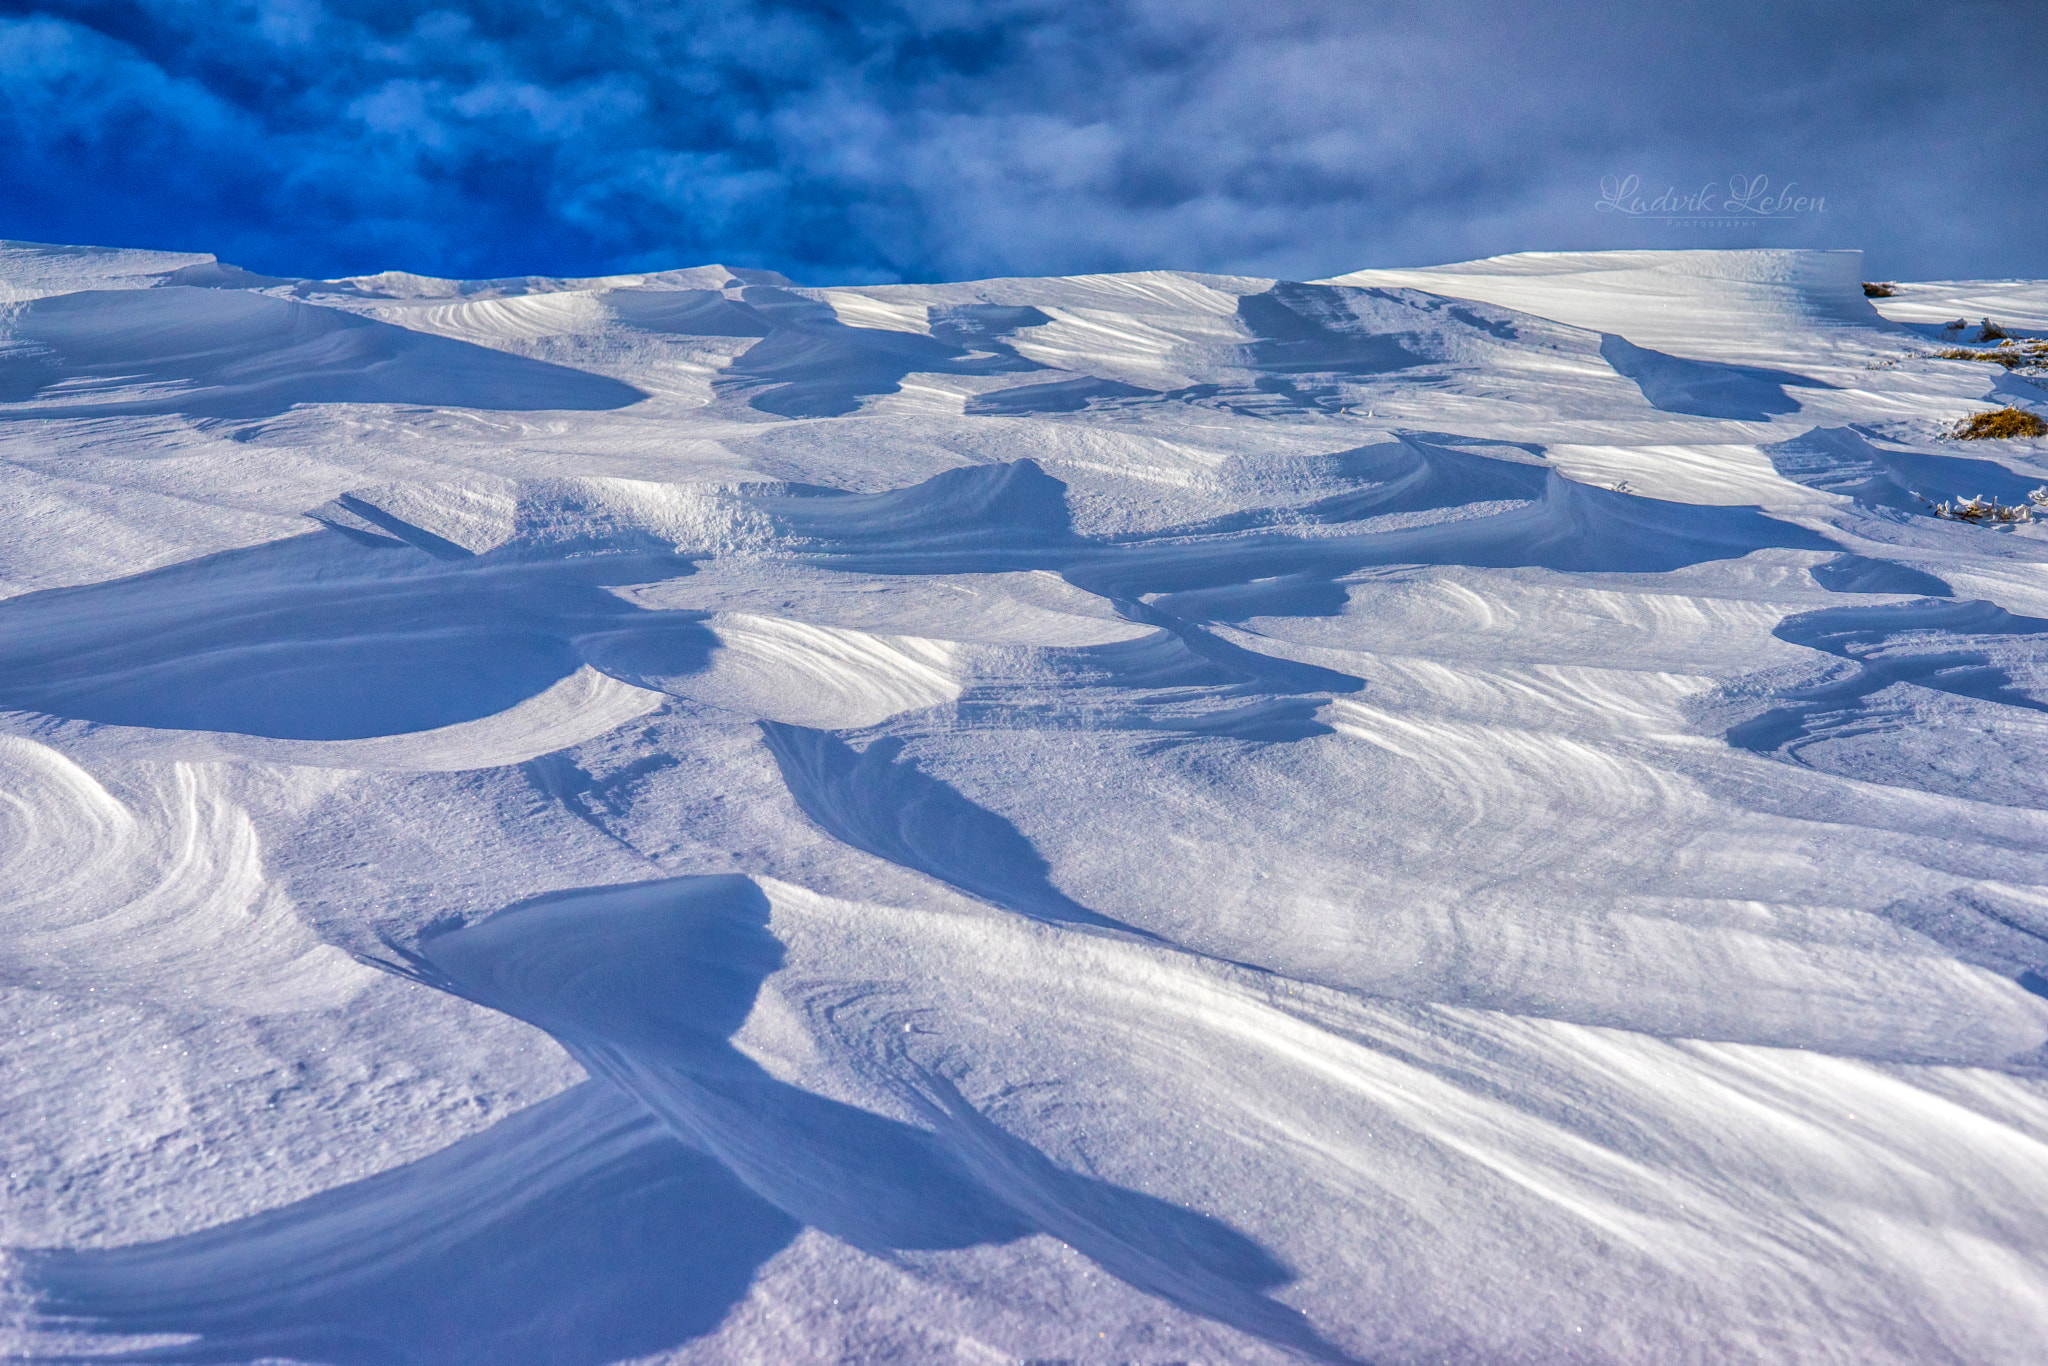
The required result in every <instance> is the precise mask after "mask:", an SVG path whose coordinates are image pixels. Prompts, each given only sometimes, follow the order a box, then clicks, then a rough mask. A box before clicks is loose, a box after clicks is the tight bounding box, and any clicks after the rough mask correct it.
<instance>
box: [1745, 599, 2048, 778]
mask: <svg viewBox="0 0 2048 1366" xmlns="http://www.w3.org/2000/svg"><path fill="white" fill-rule="evenodd" d="M1771 634H1772V635H1774V636H1776V637H1777V638H1778V639H1780V640H1784V641H1789V642H1790V643H1792V644H1794V645H1804V646H1806V647H1807V648H1809V649H1813V650H1820V651H1823V652H1825V653H1827V654H1830V655H1834V656H1835V657H1837V658H1839V659H1843V660H1846V661H1849V663H1850V664H1852V665H1853V666H1854V667H1853V668H1852V669H1850V670H1848V671H1846V672H1844V673H1841V674H1839V675H1838V676H1835V677H1831V678H1828V679H1826V680H1824V681H1822V682H1820V683H1818V684H1815V685H1814V686H1811V687H1808V688H1803V689H1799V690H1797V691H1796V692H1794V693H1793V694H1791V700H1790V703H1789V705H1786V706H1781V707H1777V708H1773V709H1772V710H1770V711H1768V712H1765V713H1764V714H1763V715H1761V716H1758V717H1755V718H1753V719H1751V720H1748V721H1745V722H1743V723H1741V724H1740V725H1737V726H1735V727H1733V728H1731V729H1730V730H1729V731H1728V732H1727V740H1728V743H1729V744H1731V745H1734V746H1736V747H1737V748H1740V749H1747V750H1752V751H1755V752H1757V753H1773V752H1778V751H1788V752H1796V751H1797V750H1798V748H1799V747H1800V746H1801V744H1802V743H1804V742H1805V741H1806V740H1807V739H1809V738H1810V737H1809V731H1810V729H1811V728H1812V727H1814V726H1815V724H1816V723H1823V728H1824V729H1825V731H1826V732H1827V733H1828V734H1829V735H1831V736H1839V735H1842V734H1844V733H1845V732H1848V731H1851V730H1854V729H1856V728H1857V727H1858V726H1859V725H1869V724H1874V723H1873V722H1872V721H1871V720H1870V718H1868V717H1867V716H1866V715H1865V713H1867V712H1868V711H1869V710H1870V709H1871V707H1872V705H1873V704H1872V701H1871V700H1872V699H1873V698H1874V697H1875V695H1876V694H1879V693H1881V692H1884V691H1885V690H1887V689H1890V688H1894V687H1896V686H1897V685H1899V684H1911V685H1913V686H1916V687H1920V688H1926V689H1930V690H1932V691H1934V692H1940V693H1947V694H1950V695H1951V696H1954V697H1961V698H1971V699H1975V700H1977V701H1982V702H1995V703H1999V704H2001V705H2004V706H2009V707H2018V708H2022V709H2024V710H2028V711H2035V712H2048V702H2042V701H2040V700H2038V699H2036V698H2035V697H2034V696H2033V695H2031V694H2030V693H2028V692H2027V691H2025V690H2023V689H2022V688H2021V687H2020V686H2018V682H2017V680H2016V678H2015V670H2016V669H2017V668H2019V667H2021V666H2023V665H2024V664H2027V663H2038V662H2039V656H2040V655H2041V654H2042V653H2043V651H2042V649H2041V645H2040V644H2038V643H2035V642H2038V641H2039V638H2041V637H2043V636H2048V620H2044V619H2042V618H2039V617H2022V616H2016V615H2014V614H2013V613H2011V612H2008V611H2006V610H2005V609H2004V608H2002V607H1999V606H1997V605H1996V604H1994V603H1989V602H1982V601H1968V602H1957V601H1954V600H1942V599H1935V598H1924V599H1921V600H1919V601H1916V602H1907V603H1900V604H1897V605H1882V606H1868V607H1836V608H1829V609H1827V610H1824V611H1820V612H1807V613H1803V614H1801V615H1799V616H1794V617H1788V618H1786V619H1785V620H1784V621H1783V622H1781V623H1779V625H1778V627H1777V629H1776V630H1774V631H1773V632H1772V633H1771Z"/></svg>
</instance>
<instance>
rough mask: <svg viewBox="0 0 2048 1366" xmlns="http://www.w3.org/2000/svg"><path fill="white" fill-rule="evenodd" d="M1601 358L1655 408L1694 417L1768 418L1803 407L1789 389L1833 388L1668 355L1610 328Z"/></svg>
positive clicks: (1783, 373) (1784, 374) (1785, 373)
mask: <svg viewBox="0 0 2048 1366" xmlns="http://www.w3.org/2000/svg"><path fill="white" fill-rule="evenodd" d="M1600 356H1601V358H1602V359H1603V360H1605V361H1606V362H1607V363H1608V364H1609V365H1611V366H1613V367H1614V369H1615V372H1616V373H1617V374H1620V375H1622V376H1624V377H1626V378H1628V379H1632V380H1634V381H1635V382H1636V387H1637V388H1638V389H1640V390H1642V391H1643V398H1644V399H1645V400H1646V401H1647V402H1648V403H1649V405H1650V406H1651V407H1652V408H1655V409H1657V410H1658V411H1659V412H1665V413H1684V414H1687V415H1688V416H1691V417H1722V418H1733V419H1736V420H1739V421H1745V422H1767V421H1769V420H1770V419H1771V418H1773V417H1775V416H1777V415H1778V414H1780V413H1796V412H1798V411H1799V400H1798V399H1796V398H1794V397H1792V396H1791V395H1790V394H1788V393H1786V392H1785V391H1786V390H1787V389H1832V388H1834V387H1835V386H1834V385H1832V384H1827V383H1823V382H1822V381H1820V380H1817V379H1808V378H1807V377H1806V376H1804V375H1796V374H1793V373H1792V372H1791V371H1789V370H1772V369H1767V368H1765V367H1763V366H1756V365H1727V364H1724V363H1722V362H1719V361H1704V360H1686V359H1684V358H1683V357H1679V356H1667V355H1665V354H1664V353H1663V352H1662V351H1652V350H1651V349H1650V348H1648V347H1647V346H1637V345H1636V344H1635V343H1634V342H1632V341H1630V340H1628V339H1627V338H1626V337H1618V336H1616V335H1614V334H1613V333H1611V332H1603V333H1601V334H1600Z"/></svg>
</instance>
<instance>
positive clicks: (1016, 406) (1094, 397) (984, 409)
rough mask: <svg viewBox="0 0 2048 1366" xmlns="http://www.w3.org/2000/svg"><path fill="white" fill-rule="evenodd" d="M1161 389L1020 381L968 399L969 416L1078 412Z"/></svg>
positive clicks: (1088, 381) (1106, 382) (1087, 381)
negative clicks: (1099, 403)
mask: <svg viewBox="0 0 2048 1366" xmlns="http://www.w3.org/2000/svg"><path fill="white" fill-rule="evenodd" d="M1156 397H1158V391H1157V390H1154V389H1141V388H1139V387H1138V386H1137V385H1135V384H1125V383H1123V382H1122V381H1120V380H1113V379H1096V378H1094V377H1092V376H1090V377H1087V378H1083V379H1063V380H1057V381H1055V382H1053V383H1051V384H1021V385H1019V386H1017V387H1016V388H1014V389H997V390H994V391H993V392H991V393H986V394H976V395H975V396H974V397H972V398H970V399H968V400H967V404H966V408H965V411H966V413H967V414H968V416H970V417H1023V416H1027V415H1031V414H1037V413H1078V412H1080V411H1082V410H1083V409H1085V408H1087V407H1088V406H1089V405H1090V404H1092V403H1095V402H1097V401H1098V400H1115V399H1131V398H1156Z"/></svg>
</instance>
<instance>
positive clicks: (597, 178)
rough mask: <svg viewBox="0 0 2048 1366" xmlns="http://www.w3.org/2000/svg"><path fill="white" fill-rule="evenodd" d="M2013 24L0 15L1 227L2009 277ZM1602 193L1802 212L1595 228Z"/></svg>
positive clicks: (23, 7)
mask: <svg viewBox="0 0 2048 1366" xmlns="http://www.w3.org/2000/svg"><path fill="white" fill-rule="evenodd" d="M2044 37H2048V7H2044V6H2041V5H2039V4H2036V3H2032V2H2031V0H2027V2H2024V3H2022V2H2019V0H2015V2H2013V3H2000V0H1955V2H1954V3H1946V4H1927V3H1924V0H1877V2H1876V3H1865V4H1859V5H1844V4H1840V3H1836V2H1835V0H1826V2H1825V3H1822V2H1820V0H1808V2H1807V3H1799V2H1798V0H1792V2H1791V3H1778V4H1768V5H1765V4H1749V3H1713V4H1708V3H1700V2H1699V0H1664V2H1663V3H1659V4H1657V5H1654V6H1619V5H1612V4H1608V3H1599V4H1594V3H1586V2H1585V0H1566V2H1565V3H1551V4H1547V5H1531V4H1527V3H1504V2H1503V0H1436V2H1435V3H1427V4H1424V3H1406V2H1405V0H1404V2H1401V3H1381V4H1370V3H1363V2H1362V0H1345V2H1344V3H1335V2H1327V3H1326V2H1324V0H1272V3H1269V4H1265V5H1252V4H1246V3H1243V0H1232V2H1231V3H1219V2H1218V0H1170V2H1169V0H1086V3H1083V2H1082V0H981V2H980V3H971V2H970V0H866V2H865V3H843V4H826V3H797V2H795V0H785V2H784V3H772V2H770V0H685V3H680V4H678V3H665V4H649V3H645V2H644V0H610V2H609V3H605V2H604V0H537V2H535V3H520V4H513V3H504V2H502V0H455V2H454V3H451V4H449V5H447V6H445V7H442V8H435V9H427V8H424V7H422V6H420V5H417V4H412V5H403V4H387V3H376V0H242V2H241V3H236V2H235V0H227V3H221V2H220V0H210V2H208V3H201V2H200V0H72V2H58V3H43V4H34V3H28V4H24V3H21V0H0V165H4V166H5V167H6V168H7V179H8V181H9V182H10V183H9V185H8V192H7V195H6V197H5V199H4V201H0V234H4V235H7V236H12V237H26V238H34V239H43V240H59V241H81V242H101V243H115V244H128V245H152V246H172V247H181V248H187V249H194V250H208V251H215V252H218V253H219V254H220V255H222V256H223V257H225V258H227V259H230V260H235V261H237V262H239V263H241V264H244V265H247V266H250V267H252V268H255V269H258V270H266V271H276V272H283V273H291V274H303V273H314V274H338V273H348V272H361V271H371V270H379V269H386V268H403V269H411V270H418V271H423V272H428V273H434V274H456V275H492V274H514V273H529V272H532V273H549V274H586V273H597V272H602V271H610V270H619V269H632V268H638V267H645V266H669V265H675V264H679V263H689V262H697V261H708V260H713V259H716V260H721V261H724V262H726V263H728V264H732V265H759V266H769V267H773V268H777V269H781V270H784V271H786V272H788V273H790V274H792V275H794V276H795V277H797V278H799V279H806V280H810V281H816V282H826V281H833V280H852V279H861V280H884V279H898V278H903V279H929V278H949V277H950V278H958V277H966V276H976V275H989V274H1045V273H1052V272H1071V271H1087V270H1120V269H1132V268H1142V267H1150V266H1177V267H1185V268H1197V269H1209V270H1227V271H1242V272H1247V273H1260V274H1280V275H1289V276H1293V277H1296V278H1302V277H1310V276H1316V275H1325V274H1330V273H1335V272H1338V271H1342V270H1347V269H1353V268H1356V267H1359V266H1362V265H1376V264H1422V263H1428V262H1434V261H1442V260H1452V259H1458V258H1463V257H1470V256H1477V255H1485V254H1489V253H1493V252H1500V251H1512V250H1521V249H1528V248H1575V247H1604V246H1732V245H1826V246H1863V247H1865V248H1866V249H1868V250H1870V251H1871V252H1872V253H1873V262H1872V269H1873V271H1874V273H1878V274H1890V275H1894V276H1899V277H1906V278H1910V277H1916V276H1918V277H1927V276H1940V275H2016V274H2039V273H2041V268H2040V265H2039V263H2038V260H2037V259H2036V256H2037V254H2036V250H2035V249H2036V248H2037V246H2038V243H2039V241H2040V240H2041V236H2040V230H2039V226H2038V225H2039V224H2040V223H2041V222H2042V221H2044V217H2048V214H2044V210H2048V188H2044V186H2043V184H2042V178H2041V177H2040V175H2039V174H2038V173H2039V170H2040V168H2041V156H2040V151H2039V144H2038V131H2037V130H2038V126H2039V122H2040V115H2041V113H2042V107H2043V105H2044V103H2048V99H2044V96H2043V93H2042V92H2043V90H2044V88H2048V87H2044V86H2043V85H2042V83H2041V82H2040V80H2039V79H2038V76H2037V74H2036V73H2035V72H2034V71H2033V70H2032V69H2031V64H2032V62H2033V60H2034V57H2033V55H2032V54H2034V53H2037V52H2038V51H2039V50H2040V46H2041V39H2042V38H2044ZM1629 175H1635V176H1638V177H1640V183H1641V184H1642V185H1643V187H1644V188H1645V190H1646V191H1647V194H1648V195H1652V196H1653V195H1654V194H1655V193H1656V192H1657V191H1660V190H1663V189H1665V188H1667V187H1676V188H1678V189H1681V190H1684V191H1687V192H1691V191H1695V190H1697V189H1699V188H1700V187H1701V186H1703V185H1706V184H1708V183H1710V182H1711V183H1713V184H1714V185H1715V186H1716V187H1717V189H1718V190H1719V191H1720V192H1721V193H1722V194H1723V195H1724V196H1725V188H1726V186H1727V183H1728V181H1729V180H1730V178H1731V177H1737V176H1740V177H1744V178H1747V177H1751V176H1758V175H1761V176H1764V177H1766V178H1767V179H1768V180H1769V182H1770V185H1771V188H1772V189H1773V190H1776V189H1779V188H1782V187H1784V186H1786V185H1787V184H1788V183H1789V184H1791V185H1793V186H1794V187H1795V190H1794V192H1795V193H1805V194H1811V195H1817V196H1822V197H1823V198H1824V207H1823V208H1822V209H1821V210H1820V211H1819V212H1814V211H1811V210H1807V211H1804V212H1801V213H1797V214H1794V215H1793V216H1792V217H1791V218H1789V219H1783V220H1779V221H1774V222H1766V223H1757V224H1753V225H1750V226H1747V227H1740V228H1734V227H1723V226H1704V227H1702V226H1684V225H1679V224H1673V223H1669V222H1663V221H1656V222H1645V221H1641V220H1632V219H1629V218H1627V217H1626V216H1625V215H1622V214H1618V213H1615V212H1612V211H1607V212H1601V211H1598V210H1596V209H1595V207H1594V206H1595V203H1596V201H1597V200H1599V198H1600V197H1601V183H1602V180H1603V178H1604V177H1609V176H1613V177H1626V176H1629Z"/></svg>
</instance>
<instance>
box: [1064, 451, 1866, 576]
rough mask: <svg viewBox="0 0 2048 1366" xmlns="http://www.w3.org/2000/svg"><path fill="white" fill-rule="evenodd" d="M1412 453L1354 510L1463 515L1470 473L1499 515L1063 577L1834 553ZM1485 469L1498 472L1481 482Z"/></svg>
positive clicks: (1753, 517)
mask: <svg viewBox="0 0 2048 1366" xmlns="http://www.w3.org/2000/svg"><path fill="white" fill-rule="evenodd" d="M1418 444H1420V443H1418ZM1419 454H1420V456H1421V459H1422V462H1423V464H1425V465H1426V466H1428V470H1429V472H1428V473H1427V474H1426V475H1418V476H1417V477H1416V479H1415V483H1414V484H1413V485H1411V486H1410V487H1409V489H1408V490H1407V491H1405V492H1399V491H1397V492H1392V493H1390V494H1389V495H1388V496H1387V497H1386V498H1385V501H1384V502H1382V503H1380V504H1379V505H1377V506H1374V505H1372V503H1371V502H1370V500H1371V499H1372V498H1373V497H1374V496H1375V495H1373V494H1371V493H1364V494H1361V495H1360V496H1359V500H1358V502H1356V503H1354V504H1352V505H1351V506H1352V508H1354V509H1356V510H1359V511H1367V510H1369V511H1371V512H1373V513H1374V514H1378V513H1381V512H1395V511H1406V510H1409V505H1410V503H1411V502H1412V504H1413V505H1414V506H1417V507H1421V508H1424V509H1425V510H1441V509H1443V507H1444V505H1445V504H1448V505H1449V506H1451V507H1455V506H1459V505H1468V506H1469V505H1470V504H1461V503H1460V502H1459V501H1457V499H1456V495H1455V493H1454V492H1453V491H1454V490H1455V489H1457V488H1458V487H1459V482H1460V481H1459V480H1458V479H1457V478H1456V477H1455V472H1456V470H1457V467H1458V466H1461V465H1462V466H1469V467H1471V468H1472V470H1473V473H1472V475H1471V476H1469V478H1471V479H1473V480H1477V479H1480V478H1488V477H1490V478H1491V479H1492V481H1493V482H1492V484H1491V486H1489V485H1487V484H1483V483H1467V484H1466V485H1465V487H1468V488H1472V489H1474V491H1475V492H1477V493H1478V494H1479V496H1480V497H1479V501H1481V502H1485V503H1496V504H1497V505H1498V506H1499V508H1500V509H1501V510H1498V511H1494V510H1492V509H1491V508H1489V509H1487V510H1486V511H1485V512H1484V513H1482V515H1477V516H1470V517H1463V518H1445V519H1442V520H1431V521H1429V522H1426V523H1424V524H1422V525H1409V526H1397V527H1394V528H1392V529H1389V530H1384V531H1373V530H1361V531H1358V532H1355V533H1352V534H1335V535H1325V536H1300V535H1284V534H1273V533H1262V532H1252V533H1250V534H1244V535H1235V536H1221V537H1217V538H1216V539H1214V540H1211V541H1208V542H1203V541H1194V540H1187V539H1176V538H1175V537H1170V536H1161V537H1159V538H1156V539H1152V540H1142V541H1134V542H1128V543H1125V544H1121V545H1117V546H1114V547H1110V548H1105V549H1104V550H1102V551H1100V552H1097V553H1093V554H1089V555H1086V556H1076V557H1074V558H1072V559H1071V560H1070V561H1068V562H1067V563H1066V564H1065V565H1064V566H1063V567H1062V569H1061V572H1062V574H1064V576H1065V577H1066V578H1067V580H1068V581H1069V582H1071V583H1073V584H1074V585H1075V586H1076V587H1078V588H1083V589H1086V590H1088V591H1089V592H1093V593H1098V594H1101V595H1102V596H1104V597H1108V598H1111V599H1114V600H1118V601H1128V600H1135V599H1138V598H1140V597H1143V596H1146V595H1148V594H1190V593H1195V592H1198V591H1208V590H1214V589H1219V588H1226V587H1230V586H1233V585H1244V584H1251V583H1254V582H1257V581H1261V580H1286V581H1287V582H1288V583H1289V584H1291V585H1293V586H1294V590H1295V591H1300V592H1306V591H1307V590H1308V586H1309V584H1310V583H1311V581H1312V580H1314V579H1317V578H1321V579H1323V580H1325V581H1331V580H1335V579H1338V578H1342V577H1343V576H1344V575H1347V574H1350V573H1353V572H1356V571H1357V570H1360V569H1364V568H1367V567H1369V566H1374V565H1395V564H1413V565H1464V566H1469V567H1472V568H1480V569H1518V568H1532V569H1550V570H1555V571H1558V572H1563V573H1616V574H1660V573H1669V572H1671V571H1672V570H1676V569H1683V568H1686V567H1688V566H1690V565H1694V564H1701V563H1704V562H1707V561H1710V560H1724V559H1738V558H1740V557H1741V556H1743V555H1747V554H1749V553H1751V552H1752V551H1756V550H1762V549H1765V548H1783V549H1791V550H1822V551H1838V550H1839V549H1840V547H1839V546H1838V545H1837V544H1835V543H1834V542H1833V541H1830V540H1828V539H1827V538H1826V537H1824V536H1822V535H1820V534H1819V533H1818V532H1814V531H1809V530H1807V529H1806V528H1803V527H1798V526H1794V525H1792V524H1790V523H1788V522H1782V521H1779V520H1778V519H1776V518H1774V517H1771V516H1768V515H1767V514H1765V513H1764V512H1763V511H1761V510H1760V509H1758V508H1754V507H1733V506H1706V505H1701V504H1695V503H1669V502H1664V501H1663V500H1661V499H1655V498H1645V497H1642V496H1640V495H1636V494H1628V493H1619V492H1615V491H1613V490H1610V489H1601V488H1594V487H1592V486H1591V485H1587V484H1579V483H1575V482H1573V481H1571V480H1568V479H1566V478H1564V477H1563V476H1562V475H1560V474H1558V473H1557V472H1556V471H1554V470H1550V469H1547V468H1545V467H1543V466H1540V465H1533V464H1519V463H1517V462H1511V461H1505V460H1497V459H1495V458H1493V457H1489V456H1480V455H1474V454H1469V453H1465V452H1452V451H1447V450H1433V449H1428V448H1424V449H1423V450H1421V451H1420V452H1419ZM1488 465H1492V466H1496V467H1504V468H1497V469H1495V470H1494V471H1493V472H1492V473H1491V475H1490V476H1489V475H1485V474H1482V473H1481V471H1484V470H1486V468H1487V466H1488ZM1440 478H1441V485H1440V486H1439V483H1438V481H1439V479H1440ZM1531 492H1534V494H1535V496H1534V497H1533V499H1532V498H1529V496H1528V495H1529V494H1530V493H1531ZM1488 494H1492V495H1495V496H1494V497H1488V496H1487V495H1488ZM1500 495H1507V496H1505V497H1503V496H1500ZM1516 495H1520V497H1519V498H1517V497H1516ZM1431 504H1435V505H1437V506H1436V507H1435V508H1431V507H1429V505H1431ZM1182 600H1183V601H1188V599H1182Z"/></svg>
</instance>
